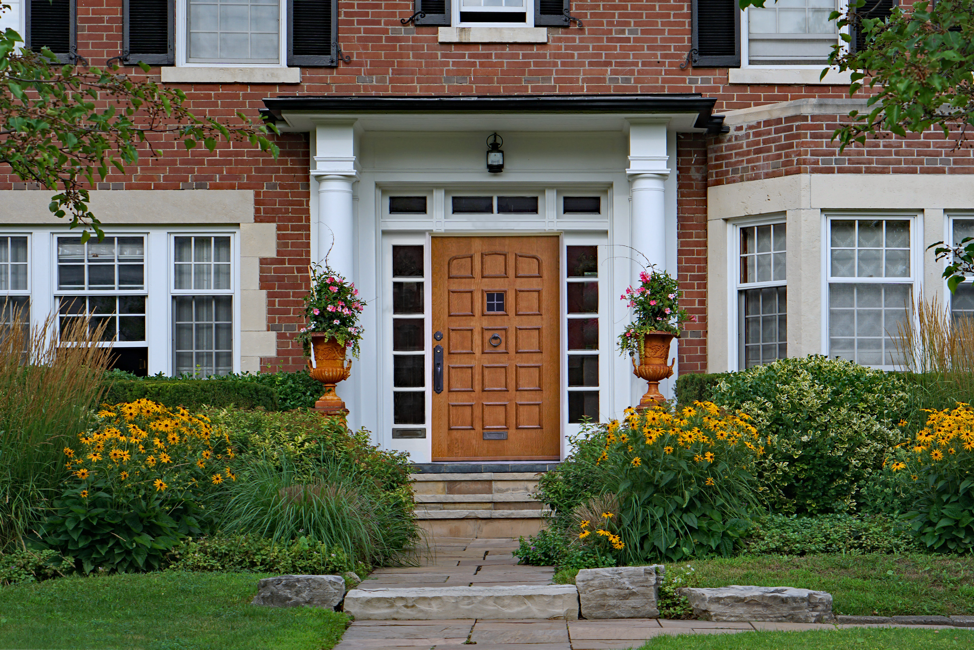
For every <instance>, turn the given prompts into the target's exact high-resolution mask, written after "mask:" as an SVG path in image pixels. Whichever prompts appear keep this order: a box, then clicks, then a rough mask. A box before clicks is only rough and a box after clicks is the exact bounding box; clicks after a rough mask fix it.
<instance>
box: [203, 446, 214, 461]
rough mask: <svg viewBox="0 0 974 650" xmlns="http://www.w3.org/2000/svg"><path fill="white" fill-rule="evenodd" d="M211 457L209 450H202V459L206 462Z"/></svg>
mask: <svg viewBox="0 0 974 650" xmlns="http://www.w3.org/2000/svg"><path fill="white" fill-rule="evenodd" d="M211 455H212V454H211V453H210V450H209V449H204V450H203V458H205V459H206V460H209V459H210V456H211Z"/></svg>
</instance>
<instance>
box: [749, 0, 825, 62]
mask: <svg viewBox="0 0 974 650" xmlns="http://www.w3.org/2000/svg"><path fill="white" fill-rule="evenodd" d="M835 9H836V5H835V0H777V2H769V3H767V4H766V5H765V6H764V7H749V8H748V9H747V11H746V12H745V22H746V23H747V32H746V33H747V40H746V42H747V47H746V57H747V58H746V60H747V63H748V65H818V66H821V65H824V64H825V63H827V62H828V58H829V54H831V53H832V46H833V45H835V44H836V43H838V42H839V32H838V29H837V28H836V23H835V21H834V20H830V19H829V15H830V14H831V13H832V12H833V11H835Z"/></svg>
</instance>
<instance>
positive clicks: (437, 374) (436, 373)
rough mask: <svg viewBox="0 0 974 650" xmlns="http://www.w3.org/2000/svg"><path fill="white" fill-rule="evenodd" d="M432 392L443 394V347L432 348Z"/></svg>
mask: <svg viewBox="0 0 974 650" xmlns="http://www.w3.org/2000/svg"><path fill="white" fill-rule="evenodd" d="M433 392H434V393H437V394H439V393H442V392H443V346H442V345H437V346H436V347H435V348H433Z"/></svg>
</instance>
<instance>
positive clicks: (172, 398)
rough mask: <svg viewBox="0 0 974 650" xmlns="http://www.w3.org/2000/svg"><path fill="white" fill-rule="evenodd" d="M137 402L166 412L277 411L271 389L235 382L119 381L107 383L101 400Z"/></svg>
mask: <svg viewBox="0 0 974 650" xmlns="http://www.w3.org/2000/svg"><path fill="white" fill-rule="evenodd" d="M140 399H147V400H150V401H152V402H156V403H158V404H162V405H164V406H166V407H168V408H176V407H179V406H181V407H183V408H186V409H190V410H193V411H195V410H199V409H200V408H202V407H204V406H211V407H214V408H227V407H231V406H233V407H237V408H241V409H254V408H262V409H265V410H268V411H276V410H277V408H278V402H277V393H276V392H275V390H274V389H273V388H270V387H268V386H262V385H260V384H256V383H254V382H248V381H238V380H225V381H213V380H210V379H173V380H167V379H156V378H151V379H140V380H131V379H123V380H116V381H113V382H112V381H110V383H108V385H107V386H106V391H105V394H104V396H103V397H102V400H103V401H104V402H105V403H106V404H119V403H122V402H134V401H136V400H140Z"/></svg>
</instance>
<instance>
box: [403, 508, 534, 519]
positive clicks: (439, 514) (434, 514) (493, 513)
mask: <svg viewBox="0 0 974 650" xmlns="http://www.w3.org/2000/svg"><path fill="white" fill-rule="evenodd" d="M545 512H546V511H545V510H542V509H541V508H535V509H534V510H459V509H458V510H426V509H425V508H416V510H415V515H416V518H417V519H541V518H542V517H544V515H545Z"/></svg>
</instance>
